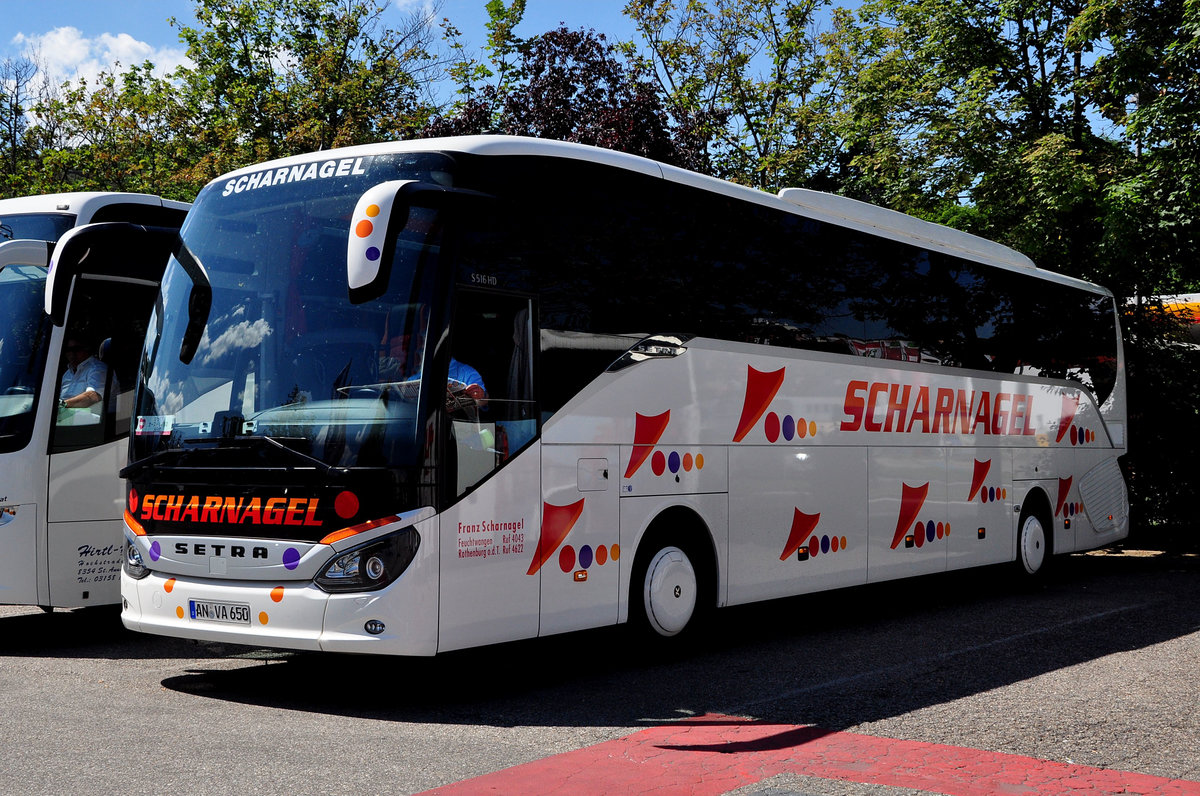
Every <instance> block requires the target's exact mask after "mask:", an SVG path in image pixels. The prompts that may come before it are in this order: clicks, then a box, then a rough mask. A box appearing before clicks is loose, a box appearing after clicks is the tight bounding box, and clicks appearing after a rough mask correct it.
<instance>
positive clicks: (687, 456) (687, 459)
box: [683, 453, 692, 473]
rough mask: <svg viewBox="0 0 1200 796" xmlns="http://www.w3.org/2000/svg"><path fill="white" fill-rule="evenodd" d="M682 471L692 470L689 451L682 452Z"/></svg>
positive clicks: (688, 471)
mask: <svg viewBox="0 0 1200 796" xmlns="http://www.w3.org/2000/svg"><path fill="white" fill-rule="evenodd" d="M683 471H684V472H685V473H690V472H691V471H692V454H690V453H685V454H683Z"/></svg>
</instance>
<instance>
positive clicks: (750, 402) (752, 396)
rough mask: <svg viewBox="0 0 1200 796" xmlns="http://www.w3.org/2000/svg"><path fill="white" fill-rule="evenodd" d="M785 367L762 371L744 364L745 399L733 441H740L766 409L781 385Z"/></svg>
mask: <svg viewBox="0 0 1200 796" xmlns="http://www.w3.org/2000/svg"><path fill="white" fill-rule="evenodd" d="M786 370H787V368H780V369H779V370H773V371H771V372H770V373H764V372H762V371H761V370H755V369H754V368H753V367H752V366H751V365H747V366H746V401H745V403H743V404H742V417H741V419H740V420H738V426H737V433H736V434H734V435H733V441H734V442H741V441H742V440H743V439H745V437H746V435H747V434H749V433H750V429H752V428H754V424H755V423H757V422H758V419H759V418H760V417H762V416H763V413H764V412H766V411H767V407H768V406H769V405H770V404H771V401H772V399H774V398H775V393H777V392H779V388H780V387H782V386H783V375H784V372H785V371H786Z"/></svg>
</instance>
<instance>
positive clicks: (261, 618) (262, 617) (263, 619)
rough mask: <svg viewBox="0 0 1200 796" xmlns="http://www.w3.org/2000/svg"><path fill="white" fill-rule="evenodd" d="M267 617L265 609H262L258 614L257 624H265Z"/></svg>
mask: <svg viewBox="0 0 1200 796" xmlns="http://www.w3.org/2000/svg"><path fill="white" fill-rule="evenodd" d="M267 618H268V617H267V612H266V611H263V612H262V613H260V614H259V615H258V621H259V624H263V625H265V624H266V623H267Z"/></svg>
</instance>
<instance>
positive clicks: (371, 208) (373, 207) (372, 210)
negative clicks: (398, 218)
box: [367, 205, 379, 218]
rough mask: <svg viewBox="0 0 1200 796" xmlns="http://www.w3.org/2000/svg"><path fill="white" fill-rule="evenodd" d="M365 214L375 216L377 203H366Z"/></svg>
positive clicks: (377, 208) (377, 210)
mask: <svg viewBox="0 0 1200 796" xmlns="http://www.w3.org/2000/svg"><path fill="white" fill-rule="evenodd" d="M367 215H368V216H370V217H371V218H375V216H377V215H379V205H368V206H367Z"/></svg>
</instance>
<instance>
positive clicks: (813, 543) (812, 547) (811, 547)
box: [808, 536, 821, 558]
mask: <svg viewBox="0 0 1200 796" xmlns="http://www.w3.org/2000/svg"><path fill="white" fill-rule="evenodd" d="M819 552H821V540H820V539H818V538H817V537H815V536H814V537H813V538H811V539H809V540H808V555H809V556H810V557H811V558H816V557H817V553H819Z"/></svg>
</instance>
